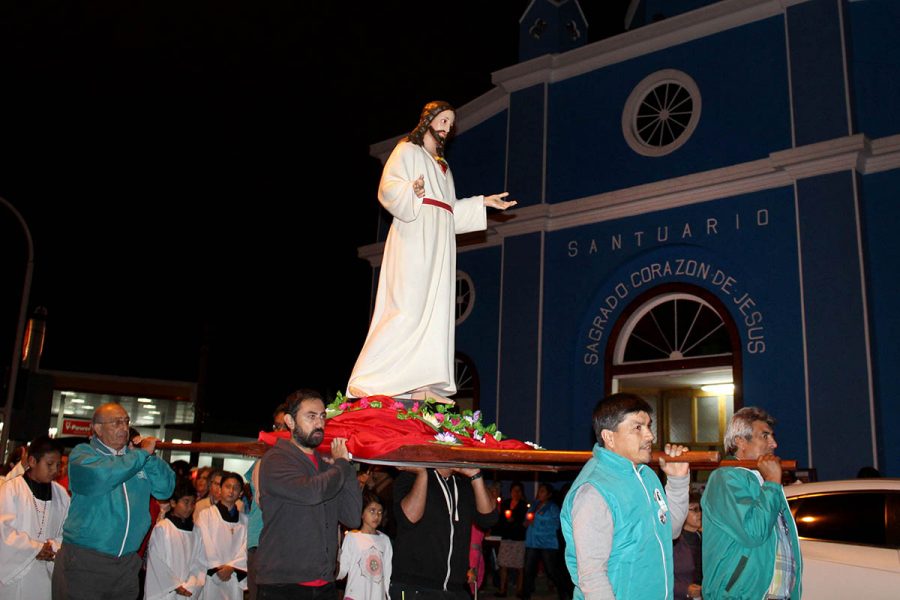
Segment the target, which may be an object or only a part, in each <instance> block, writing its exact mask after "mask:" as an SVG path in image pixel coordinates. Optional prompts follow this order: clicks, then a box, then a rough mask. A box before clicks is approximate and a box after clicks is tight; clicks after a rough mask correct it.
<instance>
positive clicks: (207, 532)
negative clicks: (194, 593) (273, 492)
mask: <svg viewBox="0 0 900 600" xmlns="http://www.w3.org/2000/svg"><path fill="white" fill-rule="evenodd" d="M243 491H244V479H243V478H242V477H241V476H240V475H238V474H237V473H224V474H223V475H222V492H221V495H220V497H219V502H218V504H215V505H214V506H211V507H210V508H208V509H206V510H204V511H203V512H201V513H200V515H199V516H198V517H197V529H198V531H199V533H200V537H201V539H202V540H203V551H204V554H205V560H204V568H205V569H206V584H205V585H204V586H203V594H202V597H203V600H243V598H244V590H246V589H247V515H246V514H244V513H243V512H241V511H240V510H239V509H238V508H237V506H236V505H237V500H238V498H239V497H240V495H241V493H243Z"/></svg>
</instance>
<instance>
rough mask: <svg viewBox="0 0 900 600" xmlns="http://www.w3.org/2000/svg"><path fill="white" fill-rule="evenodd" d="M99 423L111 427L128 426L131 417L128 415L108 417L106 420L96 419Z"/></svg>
mask: <svg viewBox="0 0 900 600" xmlns="http://www.w3.org/2000/svg"><path fill="white" fill-rule="evenodd" d="M97 422H98V423H100V424H101V425H112V426H113V427H128V426H129V425H131V419H129V418H128V417H119V418H118V419H109V420H108V421H97Z"/></svg>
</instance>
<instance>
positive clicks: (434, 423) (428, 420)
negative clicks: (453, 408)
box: [422, 413, 441, 429]
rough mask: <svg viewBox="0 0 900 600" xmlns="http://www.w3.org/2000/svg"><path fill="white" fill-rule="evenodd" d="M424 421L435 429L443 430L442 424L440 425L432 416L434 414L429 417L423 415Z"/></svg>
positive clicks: (428, 415)
mask: <svg viewBox="0 0 900 600" xmlns="http://www.w3.org/2000/svg"><path fill="white" fill-rule="evenodd" d="M422 420H424V421H425V422H426V423H428V424H429V425H431V426H432V427H434V428H435V429H440V428H441V424H440V423H438V420H437V419H436V418H435V416H434V414H432V413H429V414H427V415H422Z"/></svg>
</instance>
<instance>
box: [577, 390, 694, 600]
mask: <svg viewBox="0 0 900 600" xmlns="http://www.w3.org/2000/svg"><path fill="white" fill-rule="evenodd" d="M652 411H653V409H652V408H651V407H650V405H649V404H648V403H647V402H646V401H644V400H643V399H642V398H640V397H639V396H635V395H633V394H626V393H619V394H613V395H612V396H608V397H607V398H604V399H603V400H601V401H600V402H599V403H598V404H597V407H596V408H595V409H594V415H593V425H594V433H595V435H596V436H597V444H596V445H595V446H594V450H593V457H592V458H591V459H590V460H588V462H587V463H586V464H585V465H584V468H582V470H581V473H580V474H579V475H578V478H577V479H576V480H575V482H574V483H573V484H572V488H571V490H570V491H569V493H568V494H567V495H566V499H565V501H564V502H563V510H562V515H561V520H562V531H563V535H564V536H565V538H566V552H565V558H566V566H567V567H568V569H569V573H570V574H571V576H572V581H573V583H574V584H575V590H574V593H573V597H574V600H582V599H584V600H606V599H612V598H615V599H616V600H649V599H653V600H668V599H670V598H672V594H673V588H674V586H675V578H674V575H673V565H672V539H673V538H674V537H677V536H678V534H679V533H681V526H682V524H684V520H685V518H686V516H687V507H688V488H689V486H690V477H689V474H688V464H687V463H673V462H668V463H667V462H666V461H665V460H664V459H660V461H659V465H660V467H661V469H662V471H663V472H664V473H665V474H666V476H667V482H666V487H665V491H663V486H662V484H661V483H660V481H659V478H658V477H657V476H656V473H654V472H653V469H651V468H650V467H648V466H647V464H646V463H648V462H650V458H651V452H652V449H653V431H652V429H651V428H650V413H651V412H652ZM685 450H687V448H685V447H684V446H675V445H670V444H666V454H668V455H670V456H673V457H674V456H678V455H679V454H681V453H682V452H684V451H685Z"/></svg>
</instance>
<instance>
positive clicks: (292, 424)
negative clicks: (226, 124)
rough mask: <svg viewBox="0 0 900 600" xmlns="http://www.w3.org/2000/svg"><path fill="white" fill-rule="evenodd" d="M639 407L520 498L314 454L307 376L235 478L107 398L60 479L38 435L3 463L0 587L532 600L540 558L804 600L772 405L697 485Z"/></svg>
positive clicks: (677, 583) (622, 401)
mask: <svg viewBox="0 0 900 600" xmlns="http://www.w3.org/2000/svg"><path fill="white" fill-rule="evenodd" d="M651 414H652V412H651V408H650V406H649V405H647V403H646V402H645V401H644V400H643V399H641V398H640V397H638V396H633V395H630V394H614V395H612V396H609V397H607V398H604V399H603V400H601V401H600V402H599V403H598V404H597V407H596V409H595V411H594V414H593V426H594V430H595V433H596V437H597V444H596V445H595V446H594V449H593V456H592V458H591V459H590V460H589V461H588V462H587V463H586V464H585V466H584V468H583V469H582V470H581V472H580V473H579V475H578V476H577V478H576V479H575V480H574V482H573V483H571V484H569V485H567V489H565V490H563V492H564V493H562V494H561V493H557V491H556V490H555V489H554V487H553V486H552V485H550V484H549V483H541V484H539V485H538V487H537V492H536V496H535V498H534V501H533V502H531V503H529V501H528V498H527V495H526V487H525V486H524V485H523V484H522V483H520V482H513V483H512V484H511V485H509V487H508V496H507V497H505V498H503V497H501V491H500V489H501V488H500V487H499V486H498V485H497V482H494V483H491V484H490V485H489V484H488V483H487V482H486V481H485V478H484V474H483V473H482V472H481V471H480V470H479V469H475V468H453V469H430V468H421V467H400V468H398V469H387V468H379V467H367V468H361V467H359V466H357V465H354V464H352V463H351V461H350V456H349V453H348V452H347V448H346V440H344V439H341V438H335V439H334V440H333V441H332V442H331V447H330V454H326V455H321V454H319V452H318V450H317V449H318V448H319V447H320V446H321V444H322V442H323V439H324V437H325V427H326V423H325V403H324V400H323V399H322V396H321V395H320V394H318V393H317V392H315V391H313V390H299V391H297V392H295V393H293V394H291V395H290V396H289V397H288V398H287V400H286V401H285V402H284V403H282V404H281V405H279V406H278V408H277V409H276V411H275V415H274V424H273V428H275V429H282V428H283V430H285V431H286V432H287V433H288V434H289V435H288V436H287V437H285V438H281V439H279V440H278V441H277V443H276V444H275V445H274V446H272V447H271V449H270V450H268V451H267V452H266V453H265V454H264V456H263V457H262V458H261V459H259V460H258V461H256V462H255V463H254V464H253V465H252V467H251V468H250V469H249V470H248V471H247V473H245V474H244V475H241V474H238V473H233V472H227V471H222V470H219V469H215V468H196V469H193V470H191V469H190V467H189V465H187V464H186V463H184V462H183V461H176V462H173V463H171V464H169V463H167V462H166V461H164V460H162V459H161V458H160V457H159V456H158V455H157V454H156V451H155V450H156V448H155V446H156V440H155V439H154V438H152V437H141V436H140V434H138V433H137V431H136V430H134V429H132V428H130V420H129V417H128V414H127V413H126V412H125V410H124V409H123V408H122V407H121V406H120V405H118V404H106V405H103V406H101V407H99V408H98V409H97V410H96V411H95V413H94V416H93V423H92V436H91V438H90V440H89V442H87V443H83V444H79V445H78V446H76V447H75V448H74V449H73V450H72V451H71V453H70V454H68V474H67V479H64V480H63V481H64V482H67V485H61V484H60V479H61V477H62V476H63V472H62V470H61V466H62V464H63V457H64V456H66V454H65V452H64V451H63V448H62V447H61V446H60V444H59V442H58V441H57V440H54V439H51V438H49V437H46V436H44V437H40V438H38V439H36V440H34V441H32V442H31V444H29V445H28V447H27V450H26V452H24V453H23V454H22V455H21V456H20V457H19V460H18V462H17V463H16V465H15V466H14V467H13V468H11V469H10V471H9V473H7V475H6V476H5V477H4V478H3V480H2V481H3V485H2V487H0V540H2V544H0V598H3V599H7V598H9V599H32V598H34V599H47V598H54V599H58V600H63V599H82V598H101V599H102V598H109V599H111V600H112V599H114V600H123V599H134V598H145V599H147V600H155V599H161V598H191V597H193V598H202V599H219V598H221V599H229V600H230V599H234V600H243V599H244V598H247V597H249V598H251V599H253V600H255V599H257V598H259V599H262V600H265V599H272V598H275V599H281V598H303V599H309V600H337V599H338V598H341V597H343V598H344V599H346V600H387V599H388V598H390V599H392V600H406V599H407V597H408V598H409V599H410V600H413V599H414V598H420V599H423V600H424V599H426V598H431V597H434V598H444V599H450V598H456V599H458V600H468V599H470V598H472V597H473V596H475V597H477V595H478V594H479V592H480V590H482V589H483V588H484V587H485V586H487V585H488V583H489V582H490V583H492V584H493V585H494V587H495V589H496V591H495V592H494V594H493V595H494V596H496V597H505V596H507V594H511V592H512V588H513V587H514V588H515V591H516V596H517V597H518V598H520V599H522V600H530V598H531V597H532V595H533V594H534V593H535V581H536V576H537V573H538V570H539V566H541V565H542V567H543V572H544V573H545V574H546V578H547V581H548V584H549V585H548V587H550V589H552V590H553V591H554V592H555V594H556V595H557V597H558V598H559V600H570V599H572V598H575V599H579V598H588V599H589V600H594V599H607V598H616V599H627V598H634V599H638V598H640V599H646V598H676V599H684V598H706V599H718V598H766V599H780V600H783V599H789V598H794V599H797V598H800V595H801V587H800V582H801V572H802V561H801V557H800V550H799V546H798V540H797V532H796V527H795V525H794V521H793V518H792V516H791V513H790V510H789V509H788V506H787V502H786V500H785V497H784V494H783V492H782V489H781V476H782V472H781V466H780V462H779V460H778V458H777V457H775V455H774V450H775V448H776V447H777V444H776V442H775V437H774V431H773V426H774V420H773V419H772V418H771V417H770V416H769V415H768V414H767V413H766V412H765V411H763V410H761V409H758V408H754V407H749V408H744V409H741V410H739V411H737V412H736V413H735V414H734V417H733V419H732V421H731V423H730V424H729V426H728V429H727V432H726V437H725V446H726V451H727V452H728V453H729V454H731V455H733V456H734V457H735V458H737V459H741V460H749V461H755V462H754V464H755V467H756V468H753V469H748V468H739V467H723V468H719V469H717V470H715V471H714V472H713V473H712V474H711V476H710V477H709V480H708V482H707V484H706V486H705V489H704V490H703V494H702V496H701V495H700V494H699V493H698V491H697V490H694V491H691V490H690V485H689V480H690V477H689V470H688V465H687V463H684V462H680V461H676V460H671V459H672V458H674V457H677V456H679V455H680V454H681V453H683V452H684V451H685V450H686V448H684V447H683V446H673V445H666V447H665V453H666V454H665V456H667V457H669V459H670V460H668V461H667V460H665V458H663V459H660V461H659V465H660V471H661V472H662V473H663V474H664V475H665V479H666V483H665V485H663V484H662V483H661V481H660V479H659V477H658V475H657V472H656V471H655V470H653V469H651V468H650V467H649V466H648V465H647V463H648V462H649V461H650V458H651V449H652V444H653V440H654V438H653V433H652V431H651V420H650V419H651V417H650V415H651ZM245 478H246V480H245ZM497 538H499V539H500V543H499V547H497V546H496V545H491V544H489V541H491V540H495V539H497ZM495 550H498V551H495ZM514 578H515V579H514Z"/></svg>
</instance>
